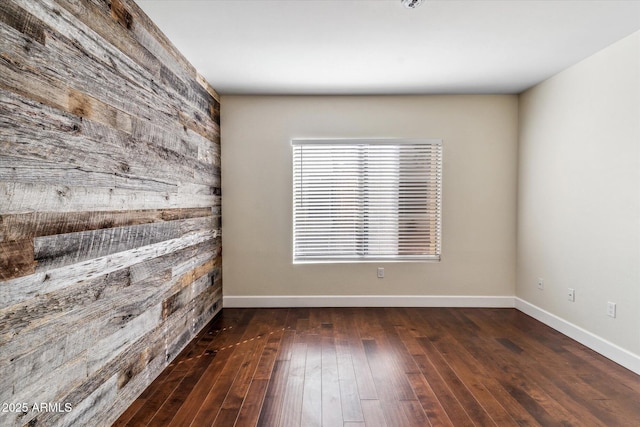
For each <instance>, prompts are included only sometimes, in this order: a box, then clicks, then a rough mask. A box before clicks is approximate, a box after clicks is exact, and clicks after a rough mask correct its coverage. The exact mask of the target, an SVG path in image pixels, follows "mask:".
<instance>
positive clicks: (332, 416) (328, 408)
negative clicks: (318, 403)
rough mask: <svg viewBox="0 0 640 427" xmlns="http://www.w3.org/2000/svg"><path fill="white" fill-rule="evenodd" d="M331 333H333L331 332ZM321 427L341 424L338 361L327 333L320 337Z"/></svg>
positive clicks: (333, 344) (332, 340)
mask: <svg viewBox="0 0 640 427" xmlns="http://www.w3.org/2000/svg"><path fill="white" fill-rule="evenodd" d="M332 332H333V331H332ZM321 345H322V356H321V360H322V374H321V376H322V426H323V427H331V426H336V425H340V424H342V423H343V419H342V401H341V398H340V382H339V378H338V359H337V357H336V347H335V341H334V339H333V337H331V336H329V333H328V332H327V333H326V335H325V336H323V337H322V344H321Z"/></svg>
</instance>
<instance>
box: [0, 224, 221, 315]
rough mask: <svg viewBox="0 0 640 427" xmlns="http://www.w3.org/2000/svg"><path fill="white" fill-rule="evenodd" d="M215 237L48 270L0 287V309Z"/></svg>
mask: <svg viewBox="0 0 640 427" xmlns="http://www.w3.org/2000/svg"><path fill="white" fill-rule="evenodd" d="M215 235H216V232H215V231H213V230H207V231H203V232H199V233H190V234H188V235H185V236H182V237H180V238H177V239H172V240H167V241H164V242H160V243H156V244H153V245H148V246H143V247H140V248H135V249H131V250H128V251H124V252H118V253H116V254H113V255H109V256H105V257H101V258H95V259H92V260H89V261H84V262H81V263H79V264H73V265H70V266H65V267H62V268H57V269H52V270H49V271H47V272H46V273H44V272H42V273H36V274H32V275H30V276H25V277H19V278H16V279H11V280H8V281H6V282H4V283H3V284H2V286H0V309H2V308H6V307H9V306H12V305H14V304H19V303H20V302H23V301H25V300H26V299H30V298H34V297H37V296H38V295H41V294H45V293H49V292H53V291H55V290H58V289H62V288H65V287H67V286H69V285H71V284H73V283H76V282H77V281H80V280H91V279H94V278H96V277H99V276H102V275H104V274H107V273H111V272H113V271H117V270H120V269H122V268H126V267H129V266H132V265H134V264H138V263H140V262H144V261H147V260H150V259H153V258H156V257H159V256H162V255H165V254H168V253H171V252H175V251H178V250H180V249H183V248H186V247H189V246H193V245H196V244H198V243H201V242H205V241H208V240H211V239H214V238H215Z"/></svg>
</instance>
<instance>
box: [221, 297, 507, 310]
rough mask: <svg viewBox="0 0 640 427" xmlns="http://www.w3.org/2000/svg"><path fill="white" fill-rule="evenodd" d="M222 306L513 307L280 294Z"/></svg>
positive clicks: (487, 300)
mask: <svg viewBox="0 0 640 427" xmlns="http://www.w3.org/2000/svg"><path fill="white" fill-rule="evenodd" d="M222 306H223V307H225V308H249V307H251V308H275V307H484V308H489V307H491V308H513V307H514V298H513V297H512V296H425V295H282V296H233V295H228V296H223V297H222Z"/></svg>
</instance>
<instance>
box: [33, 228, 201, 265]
mask: <svg viewBox="0 0 640 427" xmlns="http://www.w3.org/2000/svg"><path fill="white" fill-rule="evenodd" d="M212 228H213V221H212V218H211V217H204V218H194V219H185V220H178V221H168V222H163V223H154V224H142V225H132V226H127V227H117V228H105V229H100V230H91V231H81V232H77V233H68V234H58V235H55V236H44V237H36V238H35V240H34V256H35V260H36V262H37V267H36V272H39V271H45V270H48V269H51V268H59V267H62V266H65V265H69V264H75V263H78V262H82V261H86V260H89V259H92V258H99V257H103V256H107V255H110V254H114V253H117V252H122V251H126V250H130V249H134V248H136V247H140V246H147V245H151V244H154V243H159V242H163V241H166V240H171V239H176V238H179V237H180V236H182V235H185V234H187V233H191V232H198V231H206V230H210V229H212Z"/></svg>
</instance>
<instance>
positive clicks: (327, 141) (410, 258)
mask: <svg viewBox="0 0 640 427" xmlns="http://www.w3.org/2000/svg"><path fill="white" fill-rule="evenodd" d="M323 144H324V145H330V146H336V145H338V146H339V145H347V146H355V145H367V146H374V145H396V146H398V147H400V146H402V145H421V146H436V147H438V152H437V154H436V155H435V156H431V157H429V159H430V161H436V162H437V167H436V173H435V174H434V173H433V170H432V168H430V169H429V170H428V171H427V173H426V175H429V176H432V175H434V176H436V178H435V179H434V180H428V181H427V180H425V181H424V182H425V184H426V185H427V186H428V185H429V184H433V182H435V183H436V184H437V189H436V198H435V201H434V200H433V198H431V199H430V201H428V202H427V203H425V210H427V207H426V206H427V205H428V204H435V205H436V206H437V214H436V227H435V230H433V229H432V228H429V229H428V230H429V231H435V233H436V237H435V240H436V244H435V247H436V250H435V253H434V254H429V255H424V254H421V255H407V254H404V255H402V254H398V253H396V254H394V255H382V256H374V255H358V256H349V257H346V256H338V255H336V256H334V257H325V256H322V257H320V256H316V257H314V256H311V257H309V256H298V257H296V230H297V228H298V227H297V223H296V201H297V199H296V191H297V188H296V157H295V156H296V151H295V150H296V149H295V147H296V146H301V145H323ZM291 146H292V168H291V170H292V225H293V227H292V245H291V248H292V259H293V263H294V264H321V263H366V262H381V261H384V262H416V261H419V262H439V261H441V259H442V222H443V220H442V184H443V182H442V178H443V155H444V149H443V141H442V139H434V138H428V139H427V138H420V139H408V138H324V139H318V138H313V139H312V138H294V139H292V140H291ZM434 159H435V160H434ZM398 162H400V160H398ZM367 166H368V165H367ZM399 176H400V174H399V175H398V178H396V179H398V180H399V179H400V178H399ZM398 182H400V181H398ZM400 187H401V186H400V184H398V187H397V190H396V193H398V192H399V191H400ZM425 194H426V193H425ZM396 197H398V199H397V200H399V196H396ZM363 215H364V213H363ZM400 219H401V215H400V214H398V223H399V222H400ZM397 227H400V226H399V225H398V226H397ZM396 236H400V233H399V232H398V233H396ZM367 240H369V238H368V237H367ZM398 251H399V250H398V249H396V252H398Z"/></svg>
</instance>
